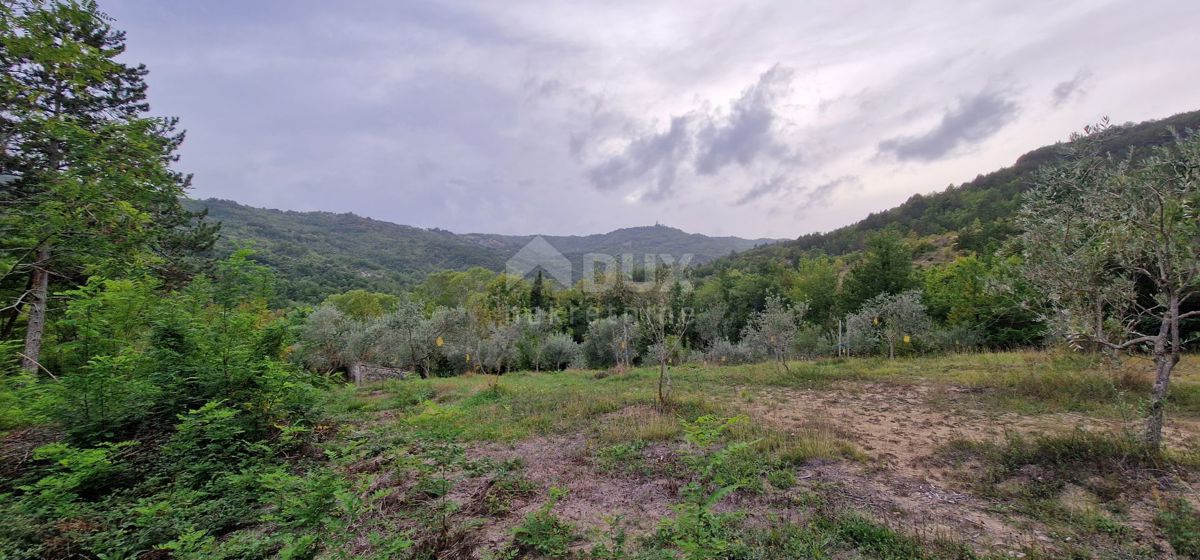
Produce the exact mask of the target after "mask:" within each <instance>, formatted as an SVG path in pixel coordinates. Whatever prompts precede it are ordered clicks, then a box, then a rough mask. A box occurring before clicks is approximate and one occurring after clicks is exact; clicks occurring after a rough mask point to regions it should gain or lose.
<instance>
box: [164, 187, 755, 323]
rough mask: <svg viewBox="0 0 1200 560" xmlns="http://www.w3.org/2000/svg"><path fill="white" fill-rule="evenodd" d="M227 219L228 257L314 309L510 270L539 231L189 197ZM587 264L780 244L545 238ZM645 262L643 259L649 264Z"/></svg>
mask: <svg viewBox="0 0 1200 560" xmlns="http://www.w3.org/2000/svg"><path fill="white" fill-rule="evenodd" d="M186 205H187V206H188V207H189V208H192V209H198V208H207V209H208V212H209V219H210V220H211V221H216V222H221V233H222V238H221V240H220V241H219V243H218V248H217V249H218V253H219V254H227V253H229V252H232V251H233V250H234V249H236V248H250V249H253V250H254V251H255V257H254V258H255V259H256V260H258V261H259V262H262V263H263V264H267V265H269V266H271V267H273V268H275V269H276V270H277V271H278V272H279V277H280V280H281V282H282V284H283V286H281V288H282V289H283V291H284V292H285V294H284V295H285V297H286V298H287V299H289V300H291V301H294V302H308V303H314V302H317V301H320V300H321V299H323V298H324V297H325V296H326V295H328V294H331V293H337V292H342V291H345V290H349V289H354V288H363V289H370V290H377V291H388V292H395V291H398V290H401V289H404V288H406V287H409V286H412V285H414V284H416V283H418V282H420V281H421V280H423V279H424V278H425V276H427V275H428V274H429V273H431V272H435V271H438V270H447V269H449V270H465V269H468V268H471V267H476V266H478V267H483V268H486V269H489V270H495V271H500V270H503V268H504V266H505V262H506V261H507V260H508V258H509V257H510V256H512V255H513V254H515V253H516V252H517V251H519V250H520V249H521V247H523V246H525V244H526V243H528V242H529V241H530V240H532V239H533V238H534V237H537V236H536V235H500V234H488V233H468V234H458V233H453V232H450V231H446V230H442V229H436V228H435V229H424V228H418V227H412V226H406V225H400V224H394V223H391V222H385V221H381V220H376V219H372V218H366V217H362V216H358V215H355V214H350V213H341V214H339V213H332V212H297V211H291V210H274V209H267V208H255V207H252V206H246V205H243V204H239V203H237V202H234V201H231V200H221V199H207V200H188V201H186ZM541 237H542V238H543V239H545V240H546V241H548V242H549V243H550V244H551V245H553V246H554V247H555V248H557V249H558V250H559V251H561V252H562V253H563V254H564V255H566V256H567V258H568V259H570V260H571V261H572V262H574V263H576V264H578V263H579V262H580V261H581V260H582V257H583V255H584V254H587V253H603V254H609V255H616V254H621V253H627V252H628V253H634V254H635V255H637V256H638V258H639V259H640V258H641V255H643V254H662V253H665V254H671V255H675V256H681V255H683V254H692V255H694V257H693V261H692V262H693V263H697V264H699V263H704V262H708V261H711V260H713V259H715V258H718V257H723V256H727V255H729V254H730V253H734V252H737V251H744V250H748V249H752V248H754V247H756V246H760V245H764V244H770V243H774V242H777V241H779V240H777V239H743V238H740V237H710V236H707V235H702V234H698V233H687V232H685V231H683V230H680V229H677V228H673V227H668V226H663V225H655V226H644V227H632V228H624V229H618V230H614V231H611V232H608V233H600V234H592V235H543V236H541ZM639 262H640V260H639Z"/></svg>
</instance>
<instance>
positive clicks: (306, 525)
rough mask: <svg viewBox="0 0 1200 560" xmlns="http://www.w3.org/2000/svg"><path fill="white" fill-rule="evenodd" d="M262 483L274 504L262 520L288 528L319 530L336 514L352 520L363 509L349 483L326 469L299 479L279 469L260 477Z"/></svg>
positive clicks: (267, 500) (314, 471)
mask: <svg viewBox="0 0 1200 560" xmlns="http://www.w3.org/2000/svg"><path fill="white" fill-rule="evenodd" d="M259 483H260V484H261V485H262V487H263V488H264V489H266V491H267V492H268V493H269V494H268V497H267V499H266V502H267V503H269V504H271V509H270V512H269V513H267V514H266V515H265V516H264V517H263V519H264V520H265V521H270V522H273V523H275V524H276V525H278V526H279V527H282V528H285V529H290V530H295V529H313V528H317V527H319V526H321V525H322V524H323V523H327V522H329V521H330V520H331V518H335V517H334V516H332V515H331V514H333V513H334V512H338V513H339V514H344V515H348V516H351V517H353V516H354V515H355V514H356V513H357V511H358V509H359V507H360V506H361V504H360V501H359V498H358V496H357V495H356V494H354V493H353V492H352V490H351V488H350V486H349V483H348V482H347V481H346V480H345V479H344V478H343V477H342V476H340V475H338V474H336V473H334V472H332V471H330V470H327V469H315V470H312V471H310V472H308V473H306V474H305V475H304V476H298V475H295V474H292V473H289V472H286V471H284V470H283V469H278V468H277V469H273V470H269V471H267V472H264V473H263V474H261V475H259ZM340 517H341V515H339V516H337V517H336V518H340Z"/></svg>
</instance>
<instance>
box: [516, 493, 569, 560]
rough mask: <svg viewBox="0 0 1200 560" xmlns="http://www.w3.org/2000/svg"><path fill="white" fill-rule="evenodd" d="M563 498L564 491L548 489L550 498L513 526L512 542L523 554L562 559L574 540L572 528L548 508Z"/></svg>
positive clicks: (551, 507)
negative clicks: (521, 521)
mask: <svg viewBox="0 0 1200 560" xmlns="http://www.w3.org/2000/svg"><path fill="white" fill-rule="evenodd" d="M562 497H563V490H561V489H558V488H551V489H550V500H549V501H548V502H546V503H545V504H543V505H542V507H540V508H538V510H537V511H535V512H533V513H531V514H529V515H528V516H527V517H525V521H524V522H523V523H521V524H520V525H518V526H517V527H516V528H515V529H513V543H514V544H516V546H517V550H519V551H520V552H521V553H523V554H530V553H533V554H537V555H540V556H544V557H547V558H565V557H566V556H567V553H568V552H569V551H570V546H571V543H572V542H574V541H575V539H576V535H575V527H574V526H572V525H571V524H569V523H566V522H564V521H562V520H561V519H559V518H558V517H556V516H555V515H554V514H553V513H551V512H550V510H552V509H554V506H555V505H557V504H558V501H559V500H560V499H562Z"/></svg>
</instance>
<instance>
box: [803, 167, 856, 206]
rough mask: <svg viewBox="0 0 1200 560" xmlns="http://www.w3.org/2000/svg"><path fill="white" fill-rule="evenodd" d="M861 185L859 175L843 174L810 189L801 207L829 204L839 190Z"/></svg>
mask: <svg viewBox="0 0 1200 560" xmlns="http://www.w3.org/2000/svg"><path fill="white" fill-rule="evenodd" d="M859 186H861V184H860V182H859V180H858V177H855V176H853V175H843V176H841V177H838V178H837V179H834V180H832V181H829V182H827V183H821V184H820V185H817V186H815V187H813V188H812V189H809V191H808V192H807V193H805V197H804V200H803V201H802V203H801V205H800V209H801V210H807V209H810V208H823V207H826V206H829V203H830V201H831V200H832V199H833V195H834V194H837V192H838V191H839V190H841V189H846V188H856V187H859Z"/></svg>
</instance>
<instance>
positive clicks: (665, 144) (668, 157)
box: [588, 117, 691, 199]
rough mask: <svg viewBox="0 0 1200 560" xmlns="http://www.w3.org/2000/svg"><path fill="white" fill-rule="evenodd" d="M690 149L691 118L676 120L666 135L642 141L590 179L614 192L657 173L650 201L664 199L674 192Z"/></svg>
mask: <svg viewBox="0 0 1200 560" xmlns="http://www.w3.org/2000/svg"><path fill="white" fill-rule="evenodd" d="M690 146H691V137H690V135H689V134H688V118H687V117H675V118H673V119H671V126H670V127H669V128H668V129H667V130H666V131H663V132H661V133H657V134H650V135H648V136H644V137H641V138H638V139H636V140H634V141H633V142H630V144H629V146H627V147H626V148H625V151H624V152H622V153H621V154H620V155H617V156H614V157H612V158H610V159H608V160H607V161H604V162H603V163H601V164H599V165H597V166H595V167H592V168H591V169H589V170H588V178H589V179H590V180H591V182H592V184H593V185H595V186H596V187H597V188H599V189H602V190H611V189H613V188H616V187H618V186H620V185H622V184H625V183H629V182H631V181H634V180H636V179H640V178H642V177H644V176H646V175H648V174H651V173H655V174H657V178H656V180H655V182H654V187H653V188H652V189H651V190H650V191H649V192H648V194H647V197H648V198H650V199H661V198H662V197H664V196H666V195H667V194H668V193H670V192H671V190H672V189H673V188H674V186H675V177H676V174H677V169H678V167H679V163H680V162H681V161H682V160H683V159H684V158H685V157H686V156H687V155H688V152H689V151H690Z"/></svg>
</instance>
